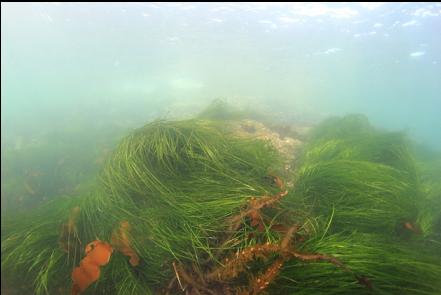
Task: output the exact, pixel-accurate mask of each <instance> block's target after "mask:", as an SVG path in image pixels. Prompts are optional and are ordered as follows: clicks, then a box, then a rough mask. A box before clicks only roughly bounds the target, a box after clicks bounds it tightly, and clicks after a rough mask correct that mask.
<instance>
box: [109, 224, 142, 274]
mask: <svg viewBox="0 0 441 295" xmlns="http://www.w3.org/2000/svg"><path fill="white" fill-rule="evenodd" d="M129 230H130V223H129V222H128V221H126V220H125V221H121V223H120V225H119V229H118V230H116V231H114V232H113V234H112V245H113V246H114V247H115V249H116V250H118V251H120V252H122V253H123V254H124V255H126V256H129V257H130V260H129V262H130V264H131V265H132V266H137V265H138V264H139V256H138V254H136V252H135V250H133V248H132V247H131V246H130V241H129V238H128V236H127V233H128V231H129Z"/></svg>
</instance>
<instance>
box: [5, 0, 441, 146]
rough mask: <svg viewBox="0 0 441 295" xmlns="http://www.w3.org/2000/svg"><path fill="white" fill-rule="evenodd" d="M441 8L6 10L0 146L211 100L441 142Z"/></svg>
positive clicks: (177, 111)
mask: <svg viewBox="0 0 441 295" xmlns="http://www.w3.org/2000/svg"><path fill="white" fill-rule="evenodd" d="M439 28H441V4H440V3H429V4H419V3H388V4H381V3H378V4H376V3H374V4H372V3H371V4H369V3H368V4H357V3H354V4H350V3H345V4H319V3H315V4H265V3H259V4H252V3H249V4H222V3H218V4H208V3H205V4H191V3H189V4H176V3H175V4H172V3H170V4H164V3H162V4H161V3H133V4H122V3H107V4H92V3H89V4H74V3H70V4H69V3H67V4H61V3H51V4H43V3H28V4H14V3H3V4H2V29H1V30H2V37H1V38H2V39H1V40H2V53H1V54H2V70H1V71H2V88H1V91H2V92H1V97H2V113H1V114H2V123H3V124H2V138H3V140H4V143H8V142H14V141H16V140H17V137H20V136H21V137H22V138H23V140H25V141H26V140H27V139H28V138H32V137H33V136H34V137H35V136H37V134H43V133H45V131H47V130H51V129H53V128H60V129H62V128H65V127H66V126H71V125H75V124H81V125H82V126H84V127H85V128H86V130H87V129H88V128H92V127H94V126H101V125H105V124H119V125H122V126H139V125H141V124H143V123H144V122H146V121H148V120H149V119H151V118H152V117H157V116H161V115H163V114H167V116H173V115H182V114H185V113H191V112H192V111H195V109H200V108H201V106H202V105H203V104H204V103H205V104H206V103H207V102H208V101H210V100H212V99H213V98H218V97H221V98H225V99H228V100H230V101H240V102H242V103H244V104H248V105H253V106H256V105H259V106H263V107H265V108H268V109H269V110H271V111H273V112H275V115H277V116H279V117H280V116H281V117H283V116H285V117H292V116H294V117H297V118H300V117H301V118H306V119H313V120H316V119H320V118H324V117H326V116H328V115H334V114H337V115H341V114H345V113H353V112H360V113H364V114H366V115H367V116H368V117H369V118H370V119H371V120H372V122H373V123H374V124H377V125H379V126H383V127H386V128H390V129H397V130H407V131H408V132H409V133H410V134H411V135H412V137H414V138H415V139H416V140H418V141H419V142H422V143H425V144H430V145H432V146H434V147H437V148H440V147H441V136H440V135H441V134H440V131H439V130H440V127H441V116H440V115H439V114H440V111H441V37H440V34H439Z"/></svg>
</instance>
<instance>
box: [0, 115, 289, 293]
mask: <svg viewBox="0 0 441 295" xmlns="http://www.w3.org/2000/svg"><path fill="white" fill-rule="evenodd" d="M280 162H281V161H280V156H279V155H278V153H277V152H276V151H275V150H274V149H273V148H272V147H271V146H270V145H269V143H266V142H263V141H258V140H251V139H250V140H248V139H243V138H236V137H235V136H234V135H233V134H232V133H231V132H230V131H229V128H228V126H226V125H225V124H223V123H222V122H213V121H203V120H187V121H178V122H167V121H156V122H152V123H150V124H147V125H146V126H144V127H143V128H140V129H138V130H136V131H135V132H133V133H132V134H130V135H129V136H127V137H126V138H125V139H123V140H122V142H121V144H120V145H119V146H118V148H117V149H116V150H115V152H114V154H113V155H112V156H111V158H110V159H109V161H108V162H107V163H106V165H105V166H104V168H103V170H102V172H101V173H100V175H99V176H100V180H101V181H100V183H99V186H98V188H96V190H95V191H93V192H91V193H90V194H89V195H86V196H84V197H80V198H74V199H73V200H72V201H69V202H66V201H65V200H60V201H59V202H60V203H57V204H55V203H50V204H47V206H46V207H44V208H41V209H39V210H37V211H36V212H35V213H34V214H31V215H28V216H26V218H24V219H23V220H22V223H23V225H22V226H21V227H17V226H15V225H14V226H13V225H12V223H10V222H9V221H5V222H4V223H5V224H6V225H5V226H6V227H5V228H8V230H7V231H6V233H5V234H3V231H2V266H4V267H3V268H2V269H8V270H10V271H11V276H13V275H18V274H19V273H20V272H26V273H28V274H29V280H30V281H33V282H34V287H33V288H34V291H35V293H36V294H49V293H53V292H57V291H54V290H57V288H59V286H64V287H67V288H69V287H70V282H71V279H70V273H71V271H72V269H73V268H74V267H75V266H77V265H78V264H79V262H80V260H81V258H82V257H84V247H85V246H86V245H87V244H88V243H89V242H91V241H93V240H96V239H100V240H103V241H110V240H111V237H112V231H113V230H114V229H115V228H117V227H118V224H119V222H121V221H128V222H129V223H130V225H131V227H132V229H133V230H131V231H130V233H128V236H129V239H130V240H131V242H132V243H131V246H132V248H133V249H134V250H135V252H136V253H137V254H138V255H139V257H140V261H141V263H140V265H138V266H136V267H133V266H131V265H129V264H128V261H127V260H128V259H127V257H122V255H121V253H115V254H114V256H113V257H112V259H111V262H110V263H109V264H108V265H106V266H105V267H104V268H103V272H102V276H101V277H100V279H99V280H98V282H97V283H96V284H94V286H95V287H94V288H95V289H94V288H91V289H93V290H94V291H93V292H94V293H95V294H97V293H100V292H104V293H106V292H107V293H106V294H110V293H111V294H140V293H142V292H146V290H147V289H150V290H159V289H160V288H161V287H163V286H164V284H165V283H167V282H168V281H169V279H170V277H172V276H173V270H172V268H171V265H172V262H173V261H182V262H194V263H202V262H203V261H205V260H206V259H208V258H210V257H212V256H213V251H214V250H216V249H214V246H215V245H217V244H218V243H219V239H220V238H221V237H222V235H223V233H224V231H225V229H226V228H227V227H228V225H227V224H226V223H225V220H226V219H227V218H228V217H230V216H232V215H234V214H237V213H238V212H239V211H240V210H241V207H242V206H243V205H244V204H245V203H246V200H247V199H248V198H249V197H251V196H262V195H268V194H271V193H273V192H275V191H277V190H278V189H277V188H276V187H275V186H274V184H273V183H272V181H271V180H270V179H268V173H270V172H273V171H274V169H275V168H276V167H277V166H278V165H279V163H280ZM59 204H61V205H59ZM60 206H61V207H60ZM75 207H79V208H80V215H79V217H78V221H77V222H76V232H75V236H74V237H70V236H69V242H71V243H72V245H73V246H75V248H74V249H72V250H71V251H69V253H65V252H63V251H62V249H61V248H60V245H59V239H60V228H61V226H62V225H63V224H64V223H66V222H67V219H68V218H69V214H70V211H71V210H72V209H73V208H75ZM46 208H47V209H46ZM2 221H3V220H2ZM26 237H31V238H28V239H27V240H26V242H25V243H20V242H19V241H20V240H23V239H25V238H26ZM69 249H70V248H69ZM34 270H38V271H35V272H34ZM88 292H92V291H88ZM152 292H153V291H152ZM104 293H103V294H104Z"/></svg>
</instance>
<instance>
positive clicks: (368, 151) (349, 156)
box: [294, 115, 421, 233]
mask: <svg viewBox="0 0 441 295" xmlns="http://www.w3.org/2000/svg"><path fill="white" fill-rule="evenodd" d="M299 166H300V167H299V168H298V170H297V176H296V178H297V179H296V186H295V194H294V195H296V196H297V200H298V201H302V202H306V203H307V205H308V206H310V208H311V210H312V211H313V212H315V214H319V215H322V214H324V215H329V214H330V213H331V211H332V210H333V212H334V223H335V224H336V226H338V229H339V230H352V229H357V230H362V231H378V229H381V231H383V232H384V233H391V232H393V231H394V230H395V228H396V227H397V225H398V224H399V223H400V222H403V221H409V222H414V221H415V220H416V218H417V215H418V205H419V203H420V200H421V191H420V188H419V181H418V179H417V177H416V173H417V172H416V165H415V160H414V159H413V156H412V154H411V153H410V148H409V142H408V140H407V139H406V138H405V136H404V135H403V134H398V133H393V132H385V131H381V130H375V129H374V128H373V127H371V126H370V125H369V123H368V121H367V119H366V118H365V117H363V116H355V115H351V116H347V117H344V118H341V119H337V118H334V119H330V120H328V121H325V122H323V123H322V124H320V125H319V126H318V127H316V128H315V129H314V130H313V132H312V133H311V135H310V139H309V141H308V142H307V144H306V145H305V150H304V153H303V155H302V157H301V158H300V159H299Z"/></svg>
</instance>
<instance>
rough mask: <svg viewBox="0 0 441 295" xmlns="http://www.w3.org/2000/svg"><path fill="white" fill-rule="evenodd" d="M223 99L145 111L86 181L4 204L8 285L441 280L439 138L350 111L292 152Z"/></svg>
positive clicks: (131, 287)
mask: <svg viewBox="0 0 441 295" xmlns="http://www.w3.org/2000/svg"><path fill="white" fill-rule="evenodd" d="M226 108H227V106H226V105H222V104H218V105H212V106H211V107H210V108H209V109H207V110H206V111H205V112H203V113H201V114H200V115H199V116H196V118H194V119H187V120H178V121H173V120H157V121H153V122H150V123H148V124H146V125H145V126H144V127H142V128H139V129H136V130H135V131H133V132H131V133H130V134H129V135H127V136H126V137H124V138H123V139H122V140H121V141H120V142H119V144H118V145H117V147H116V148H115V149H114V150H113V152H112V153H111V154H109V156H108V157H107V159H106V161H105V163H104V164H103V166H102V168H101V170H100V171H99V172H97V173H96V175H93V174H91V176H90V177H89V178H90V179H89V181H88V183H89V184H88V186H87V189H82V190H81V191H79V192H78V193H77V194H76V195H75V196H60V197H57V198H53V199H52V200H50V201H47V202H44V203H43V204H41V205H39V206H38V207H36V208H34V209H32V210H28V211H20V212H18V213H16V214H8V215H7V216H2V224H1V226H2V232H1V266H2V289H3V288H5V290H6V289H7V290H11V291H9V292H10V294H38V295H40V294H121V295H123V294H200V295H202V294H203V295H205V294H211V295H213V294H232V295H233V294H238V295H239V294H243V295H245V294H434V295H435V294H440V292H441V280H440V278H441V186H440V182H439V180H440V179H441V162H440V161H433V159H434V158H439V155H438V154H436V157H434V154H432V153H433V152H431V151H428V150H426V149H424V148H423V147H419V146H417V145H415V144H414V143H413V142H412V141H411V140H410V139H409V138H408V137H407V136H406V134H403V133H397V132H389V131H385V130H379V129H377V128H374V127H373V126H371V124H370V123H369V121H368V119H367V118H366V117H364V116H362V115H348V116H345V117H335V118H330V119H328V120H325V121H323V122H321V123H320V124H318V125H316V126H315V127H313V128H312V129H311V130H310V131H309V132H308V133H307V134H306V135H305V137H304V138H303V139H302V141H303V143H302V144H301V146H300V147H299V148H298V149H296V152H295V157H294V156H293V155H289V154H287V152H286V151H284V152H281V150H280V149H279V148H277V147H276V146H275V145H274V144H273V143H272V142H271V141H270V140H265V139H264V138H261V137H257V136H253V135H252V134H253V132H255V131H256V130H253V128H251V129H250V128H248V129H249V131H250V132H249V133H250V134H251V135H250V136H243V134H238V133H237V128H236V127H237V126H238V125H240V124H241V122H242V121H243V120H244V119H250V118H251V119H255V118H256V116H255V114H252V115H250V114H247V113H240V112H232V111H228V110H227V109H226ZM267 123H268V122H265V124H267ZM287 167H290V168H289V169H288V168H287ZM12 290H15V291H12ZM13 292H15V293H13Z"/></svg>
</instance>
